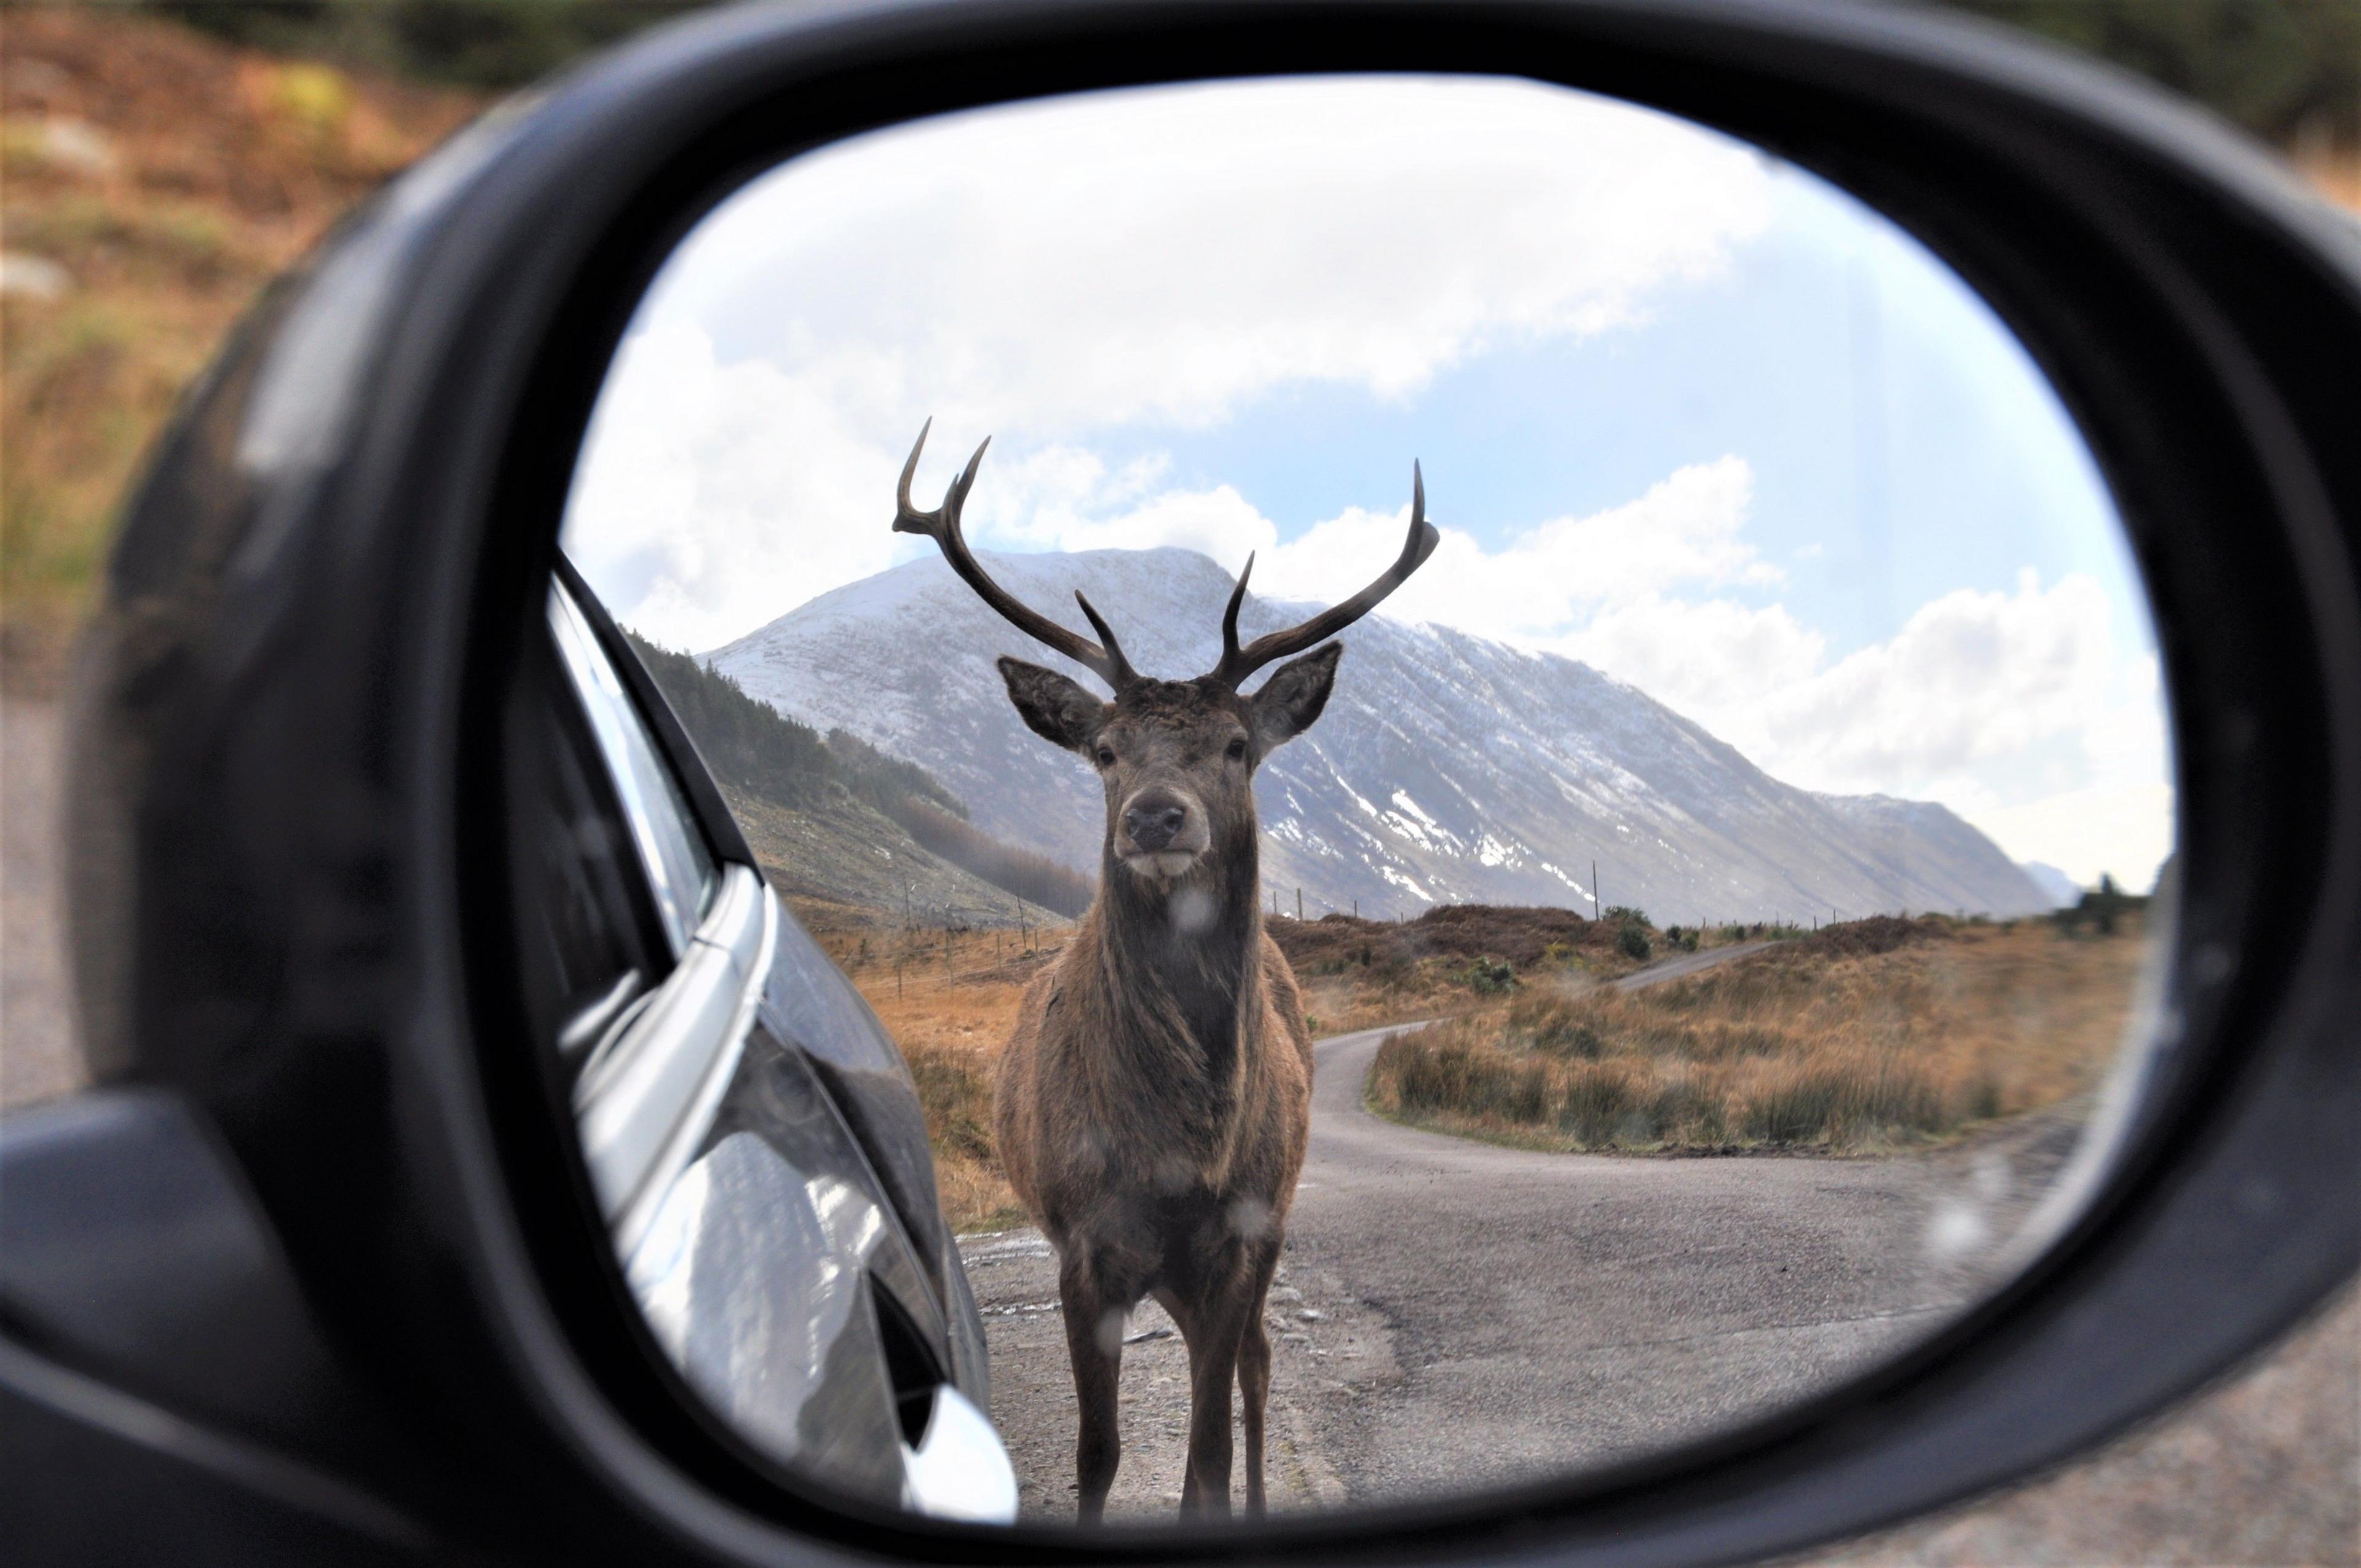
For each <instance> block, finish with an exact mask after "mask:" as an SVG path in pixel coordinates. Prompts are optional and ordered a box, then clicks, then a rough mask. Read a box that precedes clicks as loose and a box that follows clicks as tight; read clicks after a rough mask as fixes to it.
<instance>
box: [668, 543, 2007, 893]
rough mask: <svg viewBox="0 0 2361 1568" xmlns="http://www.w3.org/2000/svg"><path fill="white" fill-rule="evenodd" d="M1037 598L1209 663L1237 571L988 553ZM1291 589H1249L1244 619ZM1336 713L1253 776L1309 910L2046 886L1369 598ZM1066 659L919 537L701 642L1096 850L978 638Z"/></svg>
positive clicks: (1940, 831)
mask: <svg viewBox="0 0 2361 1568" xmlns="http://www.w3.org/2000/svg"><path fill="white" fill-rule="evenodd" d="M984 559H985V560H986V561H987V563H988V565H989V568H990V570H991V571H992V573H993V574H994V576H995V577H997V578H998V579H999V580H1000V581H1001V582H1002V583H1003V584H1005V586H1006V587H1008V588H1009V589H1010V591H1012V592H1014V593H1016V595H1017V596H1018V597H1020V598H1023V599H1025V600H1026V601H1027V603H1030V604H1033V605H1036V606H1038V607H1041V608H1042V609H1046V610H1048V611H1049V612H1050V613H1052V614H1056V615H1060V616H1061V617H1063V618H1065V619H1069V620H1079V617H1078V616H1077V615H1076V614H1075V612H1074V611H1073V609H1072V605H1073V595H1074V591H1075V590H1076V589H1077V588H1080V589H1082V591H1084V592H1086V593H1087V594H1089V596H1090V598H1091V602H1092V603H1093V604H1095V605H1097V606H1098V607H1099V608H1100V609H1102V610H1103V611H1104V612H1105V614H1106V615H1107V617H1108V619H1109V620H1111V621H1112V622H1113V624H1114V625H1115V630H1116V633H1117V635H1119V636H1120V637H1122V639H1123V640H1124V647H1125V650H1126V652H1127V653H1128V654H1129V655H1130V657H1131V659H1132V662H1133V663H1135V664H1136V665H1137V666H1139V667H1140V668H1142V669H1145V670H1148V671H1150V672H1152V673H1154V674H1159V675H1163V676H1166V677H1181V676H1188V675H1193V674H1197V673H1199V672H1201V671H1202V670H1205V669H1209V668H1211V667H1212V665H1213V662H1214V659H1215V656H1216V654H1217V653H1218V652H1219V641H1220V628H1221V615H1222V607H1223V604H1224V600H1225V599H1226V598H1227V597H1228V593H1229V587H1230V580H1229V578H1228V576H1226V575H1225V574H1224V573H1223V572H1222V571H1221V569H1220V568H1219V567H1217V566H1215V565H1213V562H1211V561H1209V560H1207V559H1206V558H1204V557H1203V556H1202V555H1198V554H1193V553H1191V552H1189V551H1184V550H1173V549H1164V550H1148V551H1117V550H1104V551H1092V552H1087V553H1083V554H1072V555H989V556H986V557H985V558H984ZM1305 613H1308V610H1307V608H1306V607H1304V606H1301V605H1290V604H1284V603H1278V602H1273V601H1266V600H1260V599H1252V598H1250V599H1249V600H1248V601H1247V603H1246V608H1245V610H1244V613H1243V614H1242V615H1241V616H1240V618H1239V620H1240V633H1241V636H1242V637H1249V638H1250V637H1253V636H1255V635H1257V634H1258V633H1260V632H1263V631H1266V630H1273V629H1275V628H1276V627H1278V626H1280V625H1284V624H1289V623H1291V622H1292V621H1294V620H1299V619H1301V616H1302V615H1304V614H1305ZM1343 641H1344V642H1345V660H1344V663H1343V665H1342V667H1341V669H1340V671H1339V674H1338V675H1337V681H1336V692H1335V696H1334V698H1333V699H1332V700H1331V701H1330V703H1329V705H1328V708H1327V712H1326V713H1325V714H1324V715H1323V717H1322V718H1321V720H1320V722H1319V724H1318V725H1316V726H1315V727H1314V728H1313V729H1312V730H1311V731H1310V732H1309V733H1308V734H1306V735H1304V736H1303V737H1302V738H1301V739H1299V740H1295V741H1294V742H1292V743H1290V745H1288V746H1286V747H1284V748H1282V749H1281V750H1280V751H1279V752H1277V753H1276V754H1275V755H1274V756H1273V757H1272V758H1271V759H1270V760H1269V761H1268V762H1266V763H1265V764H1264V765H1263V769H1262V771H1261V773H1259V774H1258V775H1257V788H1256V794H1257V800H1258V802H1259V804H1260V806H1261V811H1262V820H1263V826H1264V828H1265V833H1264V859H1263V874H1264V880H1265V882H1266V883H1268V885H1269V886H1270V887H1271V888H1274V889H1278V890H1283V891H1282V892H1281V894H1280V896H1281V900H1282V903H1283V904H1287V905H1291V904H1292V900H1293V897H1294V890H1295V889H1296V888H1298V887H1301V889H1302V890H1303V897H1304V912H1305V914H1307V915H1317V914H1319V913H1321V912H1322V911H1323V910H1325V909H1331V908H1334V909H1344V908H1349V907H1352V906H1354V905H1356V904H1357V905H1358V906H1359V909H1360V912H1361V913H1362V914H1364V915H1375V916H1387V915H1390V914H1394V913H1397V912H1399V913H1401V914H1405V915H1415V914H1417V913H1418V912H1419V911H1420V910H1422V909H1423V908H1425V907H1427V906H1428V905H1433V904H1437V903H1455V902H1482V903H1489V904H1546V905H1571V906H1580V905H1587V904H1588V903H1589V901H1590V896H1591V892H1592V888H1591V882H1592V872H1591V864H1592V861H1594V860H1595V861H1597V862H1598V873H1597V874H1598V881H1599V882H1600V883H1603V884H1604V895H1605V901H1606V902H1607V903H1608V904H1610V905H1614V904H1623V905H1633V906H1636V907H1639V908H1642V909H1645V910H1647V911H1648V913H1649V914H1650V915H1651V916H1653V917H1654V918H1656V919H1657V920H1658V921H1659V922H1664V923H1670V922H1681V923H1692V922H1696V921H1697V920H1700V919H1712V920H1749V921H1752V920H1760V919H1771V918H1774V917H1782V916H1784V917H1786V918H1790V919H1793V920H1795V921H1798V922H1800V921H1802V920H1804V919H1806V917H1812V916H1816V917H1818V918H1821V919H1827V918H1830V917H1845V918H1851V917H1857V916H1861V915H1863V914H1867V913H1871V912H1873V911H1878V910H1901V909H1909V910H1925V909H1941V910H1944V911H1950V910H1956V909H1965V910H1970V911H1979V910H1981V911H1989V912H1991V913H1994V914H2003V915H2014V914H2024V913H2029V912H2032V911H2036V910H2040V909H2044V908H2047V907H2048V900H2047V899H2046V898H2045V897H2044V895H2043V894H2042V893H2041V891H2040V890H2039V889H2038V888H2037V887H2036V886H2035V885H2034V884H2033V883H2031V882H2030V881H2029V880H2028V879H2027V878H2026V875H2025V873H2024V872H2021V871H2019V870H2018V869H2017V868H2016V867H2015V865H2014V864H2012V863H2011V862H2010V861H2009V860H2008V858H2007V857H2006V856H2005V855H2004V854H2002V853H2001V851H2000V850H1999V849H1998V848H1997V847H1995V846H1994V845H1993V843H1992V842H1991V840H1989V839H1985V838H1984V837H1983V836H1982V834H1980V833H1978V832H1976V830H1975V829H1973V828H1970V827H1969V826H1968V825H1967V824H1965V823H1964V822H1961V821H1960V819H1959V818H1958V817H1954V816H1953V815H1952V814H1951V813H1950V812H1949V811H1948V810H1946V809H1944V808H1943V807H1941V806H1933V805H1927V804H1922V803H1917V802H1909V801H1895V800H1889V799H1885V798H1883V797H1880V796H1865V797H1847V796H1833V795H1814V794H1812V793H1810V792H1808V791H1806V790H1800V789H1796V788H1794V787H1792V786H1790V785H1787V784H1781V783H1779V782H1778V781H1777V780H1775V779H1773V778H1771V777H1770V776H1769V775H1768V774H1766V773H1763V771H1762V770H1761V769H1759V768H1757V767H1755V766H1754V765H1753V764H1752V763H1751V762H1748V761H1747V760H1746V759H1745V758H1744V757H1742V756H1741V755H1740V754H1739V753H1738V752H1737V751H1736V750H1734V749H1733V748H1731V747H1730V746H1729V745H1727V744H1725V743H1723V742H1722V741H1720V740H1716V739H1715V738H1714V737H1713V736H1712V735H1710V734H1708V732H1707V731H1706V730H1705V729H1702V728H1700V727H1699V726H1697V725H1696V724H1694V723H1691V722H1690V721H1689V720H1687V719H1686V718H1681V717H1680V716H1679V715H1677V714H1675V713H1674V712H1672V711H1671V710H1670V709H1669V708H1666V707H1664V706H1663V705H1662V704H1660V703H1657V702H1655V701H1653V699H1651V698H1650V697H1648V696H1645V695H1644V694H1642V693H1641V692H1639V691H1636V690H1634V689H1633V688H1632V687H1631V686H1628V685H1624V684H1622V683H1621V682H1620V681H1616V680H1613V679H1611V678H1609V677H1608V676H1606V675H1603V674H1599V673H1598V671H1596V670H1593V669H1591V668H1590V667H1589V666H1587V665H1585V664H1581V663H1576V662H1574V661H1573V660H1570V659H1565V658H1560V657H1557V656H1555V655H1550V654H1535V653H1527V652H1520V651H1518V650H1516V649H1512V648H1509V647H1506V646H1503V645H1502V644H1499V643H1497V642H1491V641H1486V640H1484V639H1481V638H1477V637H1470V636H1467V635H1466V634H1465V633H1462V632H1457V631H1452V630H1445V629H1443V628H1438V627H1433V626H1408V625H1404V624H1401V623H1400V622H1397V621H1392V620H1385V619H1383V618H1373V619H1371V620H1364V621H1362V622H1361V623H1359V624H1358V625H1356V626H1355V627H1354V628H1353V629H1352V630H1349V631H1347V632H1346V633H1345V636H1344V639H1343ZM1002 653H1015V654H1016V655H1018V656H1019V657H1022V658H1027V659H1031V660H1035V661H1038V662H1039V663H1047V664H1050V665H1052V666H1054V667H1058V668H1062V669H1064V670H1066V671H1067V673H1069V674H1073V675H1075V676H1076V677H1077V678H1079V679H1082V681H1083V682H1084V684H1086V685H1093V689H1096V687H1095V683H1094V682H1093V680H1092V678H1091V677H1089V676H1088V675H1087V674H1084V673H1083V672H1082V671H1081V670H1079V669H1077V668H1075V667H1074V666H1072V665H1070V664H1067V663H1065V662H1064V661H1062V660H1060V659H1058V658H1057V657H1056V656H1055V655H1053V654H1051V653H1049V652H1048V651H1047V650H1046V649H1042V648H1040V647H1038V646H1035V645H1032V644H1031V643H1030V642H1029V641H1028V640H1027V638H1025V637H1024V636H1023V635H1022V634H1020V633H1018V632H1017V631H1016V630H1014V629H1013V628H1011V627H1009V626H1008V625H1007V624H1006V623H1005V622H1004V621H1002V620H1000V619H999V618H998V617H996V616H995V615H994V614H993V612H992V611H991V610H990V609H986V608H985V607H984V606H983V604H982V603H981V602H979V601H978V600H977V599H976V598H975V597H974V596H973V594H972V593H971V592H970V591H969V590H968V588H967V587H965V586H964V585H962V584H961V583H960V582H959V580H958V579H957V578H956V577H955V576H952V574H951V572H950V568H949V567H948V566H946V565H943V563H942V562H941V561H940V560H939V559H937V558H935V557H933V556H927V557H923V558H920V559H918V560H915V561H912V562H909V563H907V564H906V565H901V566H897V567H895V568H894V569H893V570H891V571H888V572H884V573H881V574H880V575H878V576H874V577H871V578H868V579H867V580H865V581H862V582H859V583H854V584H851V585H849V586H848V587H842V588H839V589H837V590H836V591H834V592H832V593H829V594H825V595H822V596H821V597H820V598H817V599H814V600H812V601H811V602H810V603H808V604H806V605H804V606H801V607H800V608H798V609H796V610H794V611H792V612H790V613H789V614H787V615H785V616H782V617H781V618H780V619H779V620H775V621H773V622H772V623H771V624H769V625H768V626H765V627H763V628H762V629H761V630H757V631H754V632H752V633H751V634H749V635H748V636H746V637H743V638H741V639H740V640H739V641H736V642H733V643H730V645H728V646H727V647H724V648H721V649H718V650H716V651H715V652H712V653H710V654H708V655H706V657H707V658H708V659H709V660H710V662H711V663H713V665H714V667H716V668H717V669H719V670H720V671H721V672H723V673H724V674H728V675H730V676H731V677H732V678H733V679H735V680H737V681H738V682H739V683H740V684H741V685H743V686H744V687H745V689H746V690H747V691H748V692H749V693H751V694H752V695H753V696H758V697H761V698H763V700H765V701H768V702H770V703H773V704H774V705H775V706H776V707H778V708H779V709H780V710H781V711H782V712H784V713H785V714H787V715H789V716H790V717H793V718H797V719H799V720H801V721H803V722H804V723H807V724H811V725H814V726H816V727H818V728H822V729H829V728H835V727H841V728H843V729H848V730H851V732H852V733H854V734H856V735H859V736H861V737H862V738H863V739H865V740H870V741H872V742H873V743H874V744H875V745H877V746H878V747H880V748H881V749H883V750H884V751H888V752H891V753H893V754H895V755H897V756H900V757H905V758H907V759H908V760H910V761H912V762H917V763H919V764H920V765H921V766H923V767H925V768H927V769H928V770H929V771H930V772H931V773H934V774H935V775H936V776H937V777H938V778H939V779H940V780H941V781H942V782H943V783H944V784H946V785H947V786H949V787H950V789H951V790H952V791H953V792H955V793H956V794H957V795H959V796H960V798H961V800H963V801H965V802H966V803H967V806H968V808H969V811H970V813H971V815H972V818H973V820H974V821H975V823H976V825H977V826H978V827H980V828H983V829H984V830H985V831H987V832H991V833H994V834H997V835H1000V836H1003V837H1005V838H1010V839H1020V840H1023V841H1026V842H1029V843H1032V844H1035V845H1038V846H1039V847H1040V848H1042V849H1044V850H1047V851H1049V853H1051V854H1054V855H1056V856H1058V857H1060V858H1061V859H1063V860H1065V861H1068V862H1069V863H1071V864H1073V865H1075V866H1077V867H1084V868H1087V867H1092V866H1094V865H1095V864H1096V861H1097V858H1098V852H1099V841H1100V836H1101V832H1102V829H1103V822H1104V805H1103V803H1102V800H1101V796H1100V791H1099V786H1098V782H1097V779H1096V776H1095V775H1094V774H1093V773H1092V772H1091V770H1090V769H1089V767H1088V766H1087V765H1086V764H1085V763H1084V762H1082V760H1081V759H1080V758H1076V757H1071V756H1068V755H1066V754H1064V753H1062V752H1060V751H1055V750H1053V749H1052V748H1050V747H1049V745H1047V744H1046V743H1044V742H1043V741H1041V740H1038V739H1037V738H1036V737H1035V736H1034V735H1033V734H1032V733H1031V732H1030V731H1028V730H1027V729H1025V728H1024V727H1023V725H1022V724H1021V723H1020V722H1019V720H1018V719H1017V718H1016V712H1015V710H1014V709H1013V708H1011V707H1010V706H1009V704H1008V699H1007V697H1006V696H1005V692H1004V691H1003V688H1002V685H1001V681H1000V676H999V673H998V672H997V671H996V670H995V669H994V664H993V661H994V658H995V657H996V656H998V655H999V654H1002Z"/></svg>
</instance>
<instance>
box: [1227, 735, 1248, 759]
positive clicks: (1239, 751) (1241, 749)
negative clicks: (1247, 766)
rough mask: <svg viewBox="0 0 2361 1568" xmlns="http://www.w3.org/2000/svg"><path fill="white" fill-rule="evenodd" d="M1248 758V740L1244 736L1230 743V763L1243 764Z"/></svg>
mask: <svg viewBox="0 0 2361 1568" xmlns="http://www.w3.org/2000/svg"><path fill="white" fill-rule="evenodd" d="M1230 761H1232V762H1245V761H1246V737H1245V736H1243V735H1241V736H1239V737H1238V738H1237V739H1236V740H1233V741H1231V742H1230Z"/></svg>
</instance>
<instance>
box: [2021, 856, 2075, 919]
mask: <svg viewBox="0 0 2361 1568" xmlns="http://www.w3.org/2000/svg"><path fill="white" fill-rule="evenodd" d="M2017 869H2018V870H2019V871H2021V872H2024V873H2025V874H2026V876H2028V877H2030V878H2031V879H2032V880H2033V885H2034V886H2036V887H2037V888H2039V889H2040V890H2041V891H2042V893H2043V894H2046V895H2048V899H2049V903H2050V905H2051V906H2052V907H2053V908H2058V909H2067V908H2071V907H2072V906H2073V905H2077V904H2080V903H2081V902H2082V891H2083V890H2082V884H2081V883H2078V882H2076V881H2075V880H2074V879H2073V878H2072V877H2070V876H2068V875H2067V874H2066V873H2065V872H2061V871H2059V869H2058V868H2057V867H2056V866H2052V865H2045V864H2044V863H2043V862H2041V861H2018V862H2017Z"/></svg>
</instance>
